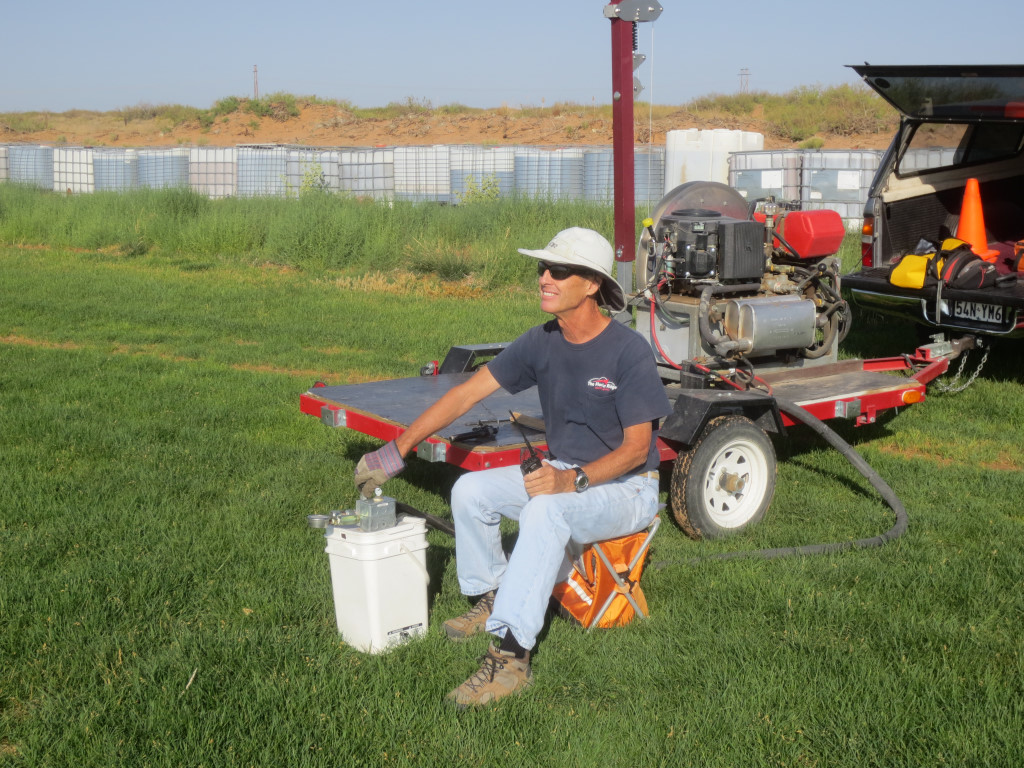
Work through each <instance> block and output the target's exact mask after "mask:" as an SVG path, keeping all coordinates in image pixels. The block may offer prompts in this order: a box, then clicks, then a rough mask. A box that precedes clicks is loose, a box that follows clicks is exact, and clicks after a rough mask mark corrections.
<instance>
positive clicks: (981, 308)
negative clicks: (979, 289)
mask: <svg viewBox="0 0 1024 768" xmlns="http://www.w3.org/2000/svg"><path fill="white" fill-rule="evenodd" d="M950 303H951V304H952V307H951V309H952V310H953V311H952V313H951V315H952V317H955V318H957V319H958V320H973V321H975V322H977V323H991V324H993V325H1001V324H1002V322H1003V309H1004V308H1003V307H1000V306H998V305H996V304H982V303H981V302H978V301H953V302H950Z"/></svg>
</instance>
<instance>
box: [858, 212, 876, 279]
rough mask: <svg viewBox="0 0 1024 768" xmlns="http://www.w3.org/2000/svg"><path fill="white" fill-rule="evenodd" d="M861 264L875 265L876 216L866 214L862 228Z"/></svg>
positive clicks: (866, 265) (863, 265)
mask: <svg viewBox="0 0 1024 768" xmlns="http://www.w3.org/2000/svg"><path fill="white" fill-rule="evenodd" d="M860 265H861V266H862V267H873V266H875V217H874V216H865V217H864V224H863V225H862V226H861V228H860Z"/></svg>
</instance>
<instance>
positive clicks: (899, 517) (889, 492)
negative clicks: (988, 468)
mask: <svg viewBox="0 0 1024 768" xmlns="http://www.w3.org/2000/svg"><path fill="white" fill-rule="evenodd" d="M775 402H776V403H777V404H778V406H779V410H780V411H782V412H783V413H785V414H786V415H788V416H792V417H793V418H794V419H797V420H799V421H800V422H802V423H804V424H806V425H807V426H808V427H810V428H811V429H813V430H814V431H815V432H817V433H818V434H819V435H821V437H823V438H824V439H825V442H827V443H828V444H829V445H831V446H832V447H833V448H835V449H836V450H837V451H839V452H840V453H841V454H843V456H845V457H846V460H847V461H849V462H850V464H852V465H853V466H854V468H855V469H856V470H857V471H858V472H860V473H861V474H862V475H863V476H864V477H865V478H866V479H867V481H868V482H869V483H871V485H872V487H873V488H874V489H875V490H876V491H878V493H879V495H880V496H881V497H882V498H883V499H884V500H885V503H886V504H888V505H889V507H890V508H891V509H892V511H893V512H895V513H896V522H895V523H894V524H893V526H892V527H891V528H890V529H889V530H887V531H886V532H885V533H882V534H880V535H878V536H873V537H871V538H870V539H856V540H853V541H838V542H832V543H828V544H806V545H804V546H802V547H779V548H777V549H757V550H749V551H746V552H725V553H723V554H720V555H708V556H706V557H698V558H693V559H691V560H686V561H672V560H663V561H661V562H658V563H653V566H654V567H655V568H664V567H665V566H668V565H677V564H688V565H689V564H693V563H699V562H701V561H704V560H732V559H736V558H740V557H758V558H762V559H769V560H770V559H773V558H776V557H791V556H794V555H827V554H831V553H833V552H842V551H844V550H847V549H869V548H871V547H880V546H882V545H883V544H887V543H889V542H890V541H895V540H896V539H898V538H899V537H900V536H902V535H903V534H904V533H906V532H907V526H908V524H909V519H908V517H907V510H906V509H905V508H904V507H903V502H901V501H900V500H899V497H898V496H896V493H895V491H893V489H892V488H890V487H889V484H888V483H886V482H885V480H883V479H882V478H881V476H880V475H879V474H878V473H877V472H875V470H874V469H872V468H871V466H870V465H869V464H868V463H867V462H866V461H864V458H863V457H862V456H861V455H860V454H859V453H857V451H856V450H854V448H853V446H851V445H850V444H849V443H847V442H846V441H845V440H843V439H842V438H841V437H840V436H839V435H837V434H836V433H835V432H834V431H833V430H832V429H830V428H829V427H828V426H826V425H825V423H824V422H822V421H821V420H820V419H819V418H818V417H817V416H815V415H814V414H812V413H810V412H809V411H807V410H805V409H804V408H801V407H800V406H799V405H797V404H796V403H793V402H789V401H788V400H781V399H779V398H775Z"/></svg>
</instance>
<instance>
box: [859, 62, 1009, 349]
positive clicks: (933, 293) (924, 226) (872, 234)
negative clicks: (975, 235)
mask: <svg viewBox="0 0 1024 768" xmlns="http://www.w3.org/2000/svg"><path fill="white" fill-rule="evenodd" d="M853 69H854V70H855V71H856V72H857V73H858V74H859V75H860V76H861V77H862V78H863V79H864V81H865V82H866V83H867V84H868V85H869V86H870V87H871V88H873V89H874V90H875V91H877V92H878V93H879V94H880V95H881V96H882V98H884V99H885V100H886V101H888V102H889V103H890V104H891V105H892V106H893V107H895V108H896V109H897V110H899V112H900V116H901V117H900V124H899V128H898V129H897V132H896V135H895V137H894V138H893V140H892V143H891V144H890V146H889V148H888V150H886V152H885V154H884V155H883V157H882V160H881V163H880V164H879V167H878V171H877V173H876V174H875V177H874V180H873V181H872V184H871V187H870V189H869V192H868V200H867V203H866V205H865V208H864V226H863V230H862V238H861V242H862V245H861V256H862V260H861V268H860V269H859V270H857V271H855V272H852V273H851V274H848V275H844V276H843V277H842V286H843V289H844V291H845V292H846V293H847V294H848V296H849V298H850V300H851V302H852V304H853V305H854V307H855V308H857V307H859V308H864V309H869V310H875V311H877V312H881V313H883V314H886V315H890V316H895V317H898V318H901V319H903V320H906V321H912V322H914V323H917V324H918V325H919V326H921V327H922V328H923V332H922V334H921V335H922V336H925V335H928V334H932V333H937V332H941V331H946V330H955V331H966V332H969V333H971V334H975V335H980V336H986V337H990V338H991V337H1020V336H1024V271H1017V270H1018V262H1020V269H1022V270H1024V259H1022V258H1020V254H1021V252H1022V251H1024V243H1020V241H1022V240H1024V65H1012V66H1009V65H1007V66H1002V65H1000V66H931V65H926V66H877V65H867V64H865V65H863V66H854V67H853ZM971 178H974V179H977V180H978V183H979V190H980V197H981V209H982V212H983V218H984V228H985V238H986V239H987V241H988V243H987V250H989V251H990V252H995V253H993V254H992V255H991V256H990V260H994V262H993V263H994V264H995V266H996V269H997V270H998V272H999V273H1000V275H1001V276H1003V278H1002V279H1000V280H999V281H998V283H997V284H996V285H993V286H992V287H988V288H983V289H954V288H951V287H949V286H944V285H941V284H940V285H938V286H930V287H925V288H920V289H912V288H901V287H898V286H895V285H893V284H892V283H891V282H890V281H889V270H890V268H891V266H892V264H893V263H895V262H896V261H898V260H899V259H900V257H902V256H903V255H904V254H907V253H911V252H915V250H916V249H918V247H919V244H920V243H921V241H922V240H927V241H930V242H933V243H939V242H941V241H942V240H943V239H945V238H946V237H950V236H957V235H958V231H957V230H958V224H959V220H960V214H961V210H962V205H963V200H964V189H965V186H966V184H967V180H968V179H971ZM961 239H963V238H962V237H961ZM1018 243H1020V244H1019V245H1018ZM972 244H973V243H972ZM1015 246H1016V247H1015ZM980 247H982V248H985V245H984V244H982V245H981V246H980ZM1015 250H1016V254H1015ZM975 252H977V248H976V249H975ZM1014 277H1016V279H1014Z"/></svg>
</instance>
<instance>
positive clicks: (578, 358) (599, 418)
mask: <svg viewBox="0 0 1024 768" xmlns="http://www.w3.org/2000/svg"><path fill="white" fill-rule="evenodd" d="M487 368H488V370H490V372H491V374H492V375H493V376H494V378H495V379H496V380H497V381H498V383H499V384H500V385H501V386H502V388H503V389H505V390H507V391H508V392H511V393H512V394H515V393H516V392H521V391H523V390H524V389H527V388H529V387H532V386H534V385H536V386H537V390H538V392H539V394H540V405H541V410H542V411H543V414H544V426H545V428H546V430H547V443H548V449H549V450H550V451H551V453H552V454H553V455H554V456H555V457H556V458H559V459H561V460H562V461H567V462H569V463H571V464H580V465H583V464H587V463H589V462H591V461H596V460H597V459H599V458H601V457H602V456H604V455H606V454H608V453H610V452H611V451H613V450H614V449H616V448H618V447H619V446H620V445H622V437H623V429H625V428H626V427H631V426H635V425H637V424H642V423H643V422H645V421H650V422H653V427H654V434H652V436H651V447H650V450H649V451H648V454H647V461H646V462H645V463H644V465H643V466H642V467H637V469H636V471H645V470H650V469H657V468H658V464H659V463H660V462H659V458H658V449H657V447H656V446H655V442H654V440H655V436H656V434H657V428H658V420H659V419H662V418H664V417H665V416H668V414H669V413H670V412H671V410H672V409H671V406H670V405H669V402H668V397H666V395H665V389H664V386H663V385H662V383H661V378H660V377H659V376H658V368H657V365H656V364H655V362H654V353H653V352H652V350H651V347H650V345H649V344H648V343H647V341H646V340H645V339H644V338H643V337H642V336H641V335H640V334H638V333H637V332H636V331H633V330H631V329H629V328H627V327H626V326H624V325H622V324H621V323H618V322H616V321H614V320H613V321H612V322H610V323H609V324H608V327H607V328H605V329H604V330H603V331H602V332H601V333H600V334H599V335H598V336H597V337H595V338H593V339H591V340H590V341H588V342H585V343H583V344H571V343H570V342H568V341H566V340H565V337H564V336H562V329H561V327H560V326H559V324H558V321H557V320H550V321H548V322H547V323H545V324H544V325H538V326H536V327H534V328H531V329H530V330H528V331H527V332H526V333H524V334H523V335H522V336H520V337H519V338H518V339H516V340H515V341H514V342H512V343H511V344H509V346H508V347H506V348H505V349H504V350H503V351H502V352H501V353H500V354H499V355H497V356H496V357H495V358H494V359H493V360H491V362H490V363H488V365H487Z"/></svg>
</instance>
